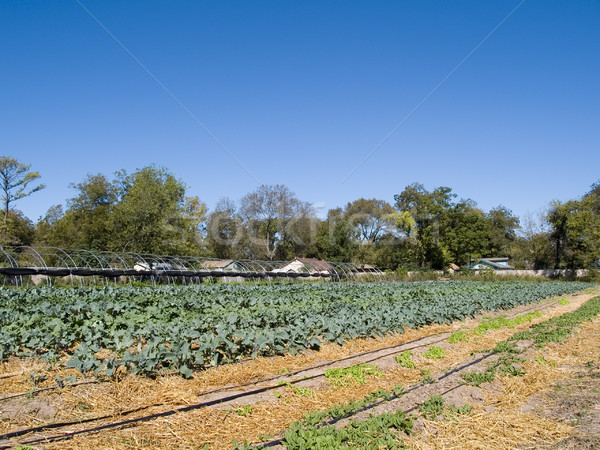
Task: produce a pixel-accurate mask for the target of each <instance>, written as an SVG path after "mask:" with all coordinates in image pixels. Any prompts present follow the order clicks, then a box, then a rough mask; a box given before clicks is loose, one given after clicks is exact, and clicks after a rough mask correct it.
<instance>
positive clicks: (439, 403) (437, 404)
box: [419, 395, 444, 420]
mask: <svg viewBox="0 0 600 450" xmlns="http://www.w3.org/2000/svg"><path fill="white" fill-rule="evenodd" d="M443 411H444V397H442V396H441V395H432V396H431V397H430V398H429V400H427V401H426V402H424V403H423V404H422V405H420V406H419V412H420V413H421V414H422V415H423V417H424V418H425V419H427V420H435V418H436V417H437V416H439V415H440V414H442V412H443Z"/></svg>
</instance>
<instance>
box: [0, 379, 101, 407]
mask: <svg viewBox="0 0 600 450" xmlns="http://www.w3.org/2000/svg"><path fill="white" fill-rule="evenodd" d="M97 383H100V381H98V380H86V381H80V382H78V383H72V384H68V385H65V386H62V387H61V386H59V385H55V386H50V387H47V388H41V389H33V390H30V391H26V392H20V393H18V394H13V395H9V396H8V397H2V398H0V402H3V401H6V400H10V399H13V398H19V397H25V396H26V395H37V394H38V393H39V392H44V391H55V390H56V389H64V388H65V387H75V386H81V385H84V384H97Z"/></svg>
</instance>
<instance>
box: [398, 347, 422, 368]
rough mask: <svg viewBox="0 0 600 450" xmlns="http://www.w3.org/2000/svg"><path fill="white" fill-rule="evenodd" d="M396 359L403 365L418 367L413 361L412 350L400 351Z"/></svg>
mask: <svg viewBox="0 0 600 450" xmlns="http://www.w3.org/2000/svg"><path fill="white" fill-rule="evenodd" d="M394 359H395V360H396V362H397V363H398V364H400V365H401V366H402V367H406V368H407V369H414V368H415V367H417V366H416V365H415V363H414V362H413V361H412V352H411V351H410V350H406V351H404V352H402V353H400V354H399V355H397V356H396V357H395V358H394Z"/></svg>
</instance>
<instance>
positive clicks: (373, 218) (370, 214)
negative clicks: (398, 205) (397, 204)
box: [344, 198, 395, 244]
mask: <svg viewBox="0 0 600 450" xmlns="http://www.w3.org/2000/svg"><path fill="white" fill-rule="evenodd" d="M394 212H395V211H394V208H393V207H392V205H390V204H389V203H388V202H386V201H384V200H377V199H374V198H372V199H368V200H367V199H365V198H361V199H358V200H355V201H353V202H350V203H348V205H346V210H345V213H344V216H345V219H346V220H347V221H348V222H350V223H351V224H352V225H353V226H354V227H355V229H356V236H357V237H358V239H359V240H360V241H361V242H362V243H364V244H375V243H376V242H377V241H379V240H380V239H381V238H382V237H383V236H384V235H385V234H386V233H388V232H390V230H391V229H392V227H393V224H394V215H393V214H394Z"/></svg>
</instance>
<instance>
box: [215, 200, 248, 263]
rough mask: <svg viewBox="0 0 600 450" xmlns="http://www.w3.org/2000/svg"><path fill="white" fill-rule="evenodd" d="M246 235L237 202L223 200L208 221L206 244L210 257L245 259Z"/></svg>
mask: <svg viewBox="0 0 600 450" xmlns="http://www.w3.org/2000/svg"><path fill="white" fill-rule="evenodd" d="M245 235H246V233H245V230H244V227H243V226H242V218H241V217H240V216H239V215H238V214H237V207H236V205H235V202H233V201H232V200H231V199H229V198H221V199H220V200H219V201H218V203H217V205H216V207H215V210H214V211H213V212H212V213H211V214H210V216H209V219H208V225H207V230H206V243H207V247H208V250H209V253H210V255H211V256H213V257H215V258H221V259H238V258H244V256H245V255H244V254H243V250H242V249H243V247H244V246H243V240H244V239H245V237H246V236H245Z"/></svg>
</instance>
